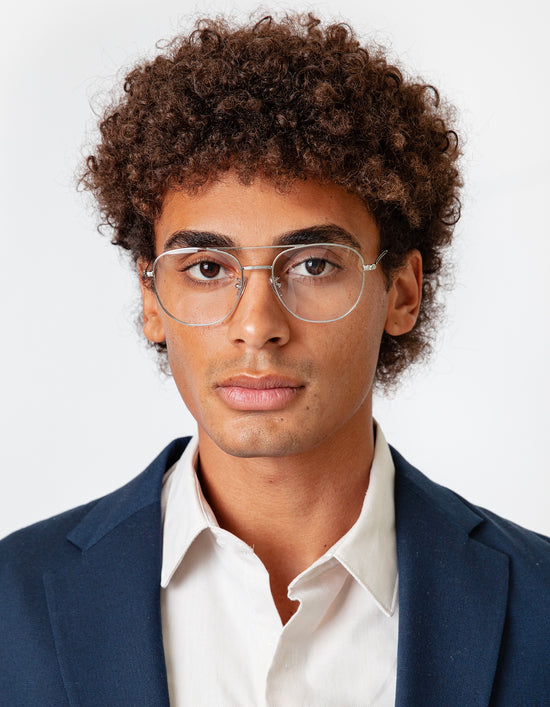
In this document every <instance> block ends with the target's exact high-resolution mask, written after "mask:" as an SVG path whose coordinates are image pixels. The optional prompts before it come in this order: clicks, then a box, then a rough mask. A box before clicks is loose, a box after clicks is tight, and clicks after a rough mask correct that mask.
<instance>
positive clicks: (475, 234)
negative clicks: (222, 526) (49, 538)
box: [0, 0, 550, 535]
mask: <svg viewBox="0 0 550 707" xmlns="http://www.w3.org/2000/svg"><path fill="white" fill-rule="evenodd" d="M255 6H256V5H255V3H248V2H243V1H242V0H241V1H240V2H238V3H237V4H236V5H234V4H231V5H230V4H229V3H216V4H212V3H209V2H203V3H201V5H200V12H199V13H198V14H201V15H206V14H209V13H212V12H217V11H220V10H223V11H227V10H228V9H235V7H236V8H238V10H235V14H236V15H237V16H242V14H243V13H244V12H245V11H248V10H250V9H253V8H254V7H255ZM2 7H3V9H2V10H1V15H0V17H1V21H0V28H1V29H0V39H1V42H0V51H1V55H0V60H1V68H0V71H1V76H0V78H1V84H0V101H1V103H0V108H1V110H0V134H1V155H0V157H1V162H0V180H1V181H0V194H1V196H0V198H1V204H0V206H1V234H2V235H1V238H2V253H3V259H2V266H1V267H2V317H1V327H0V331H1V337H2V339H1V348H0V351H1V361H2V366H1V375H2V378H1V381H0V383H1V389H0V390H1V404H0V405H1V406H0V411H1V412H0V414H1V421H0V422H1V434H2V439H1V444H0V470H1V474H2V477H1V493H0V535H4V534H5V533H7V532H9V531H11V530H13V529H15V528H17V527H20V526H22V525H25V524H28V523H30V522H33V521H34V520H38V519H40V518H43V517H46V516H49V515H52V514H54V513H57V512H59V511H61V510H64V509H65V508H67V507H70V506H74V505H77V504H79V503H83V502H85V501H87V500H90V499H92V498H94V497H96V496H98V495H101V494H104V493H106V492H108V491H110V490H112V489H114V488H116V487H117V486H119V485H121V484H122V483H124V482H125V481H126V480H128V479H129V478H131V477H132V476H134V475H135V474H136V473H137V472H139V471H140V470H141V469H142V468H143V467H144V466H145V465H146V464H147V463H148V462H149V461H150V460H151V459H152V458H153V457H154V456H155V455H156V454H157V453H158V452H159V451H160V449H161V448H162V447H163V446H164V445H165V444H166V443H167V442H168V441H169V440H171V439H172V438H173V437H175V436H179V435H182V434H186V433H188V432H190V431H192V429H193V422H192V420H191V418H190V416H189V414H188V413H187V411H186V410H185V409H184V408H183V405H182V403H181V402H180V400H179V398H178V396H177V393H176V391H175V388H174V386H173V383H172V381H171V380H170V379H166V378H164V379H162V378H161V377H159V374H158V373H157V370H156V364H155V360H154V357H153V356H152V355H151V354H150V353H148V352H147V350H146V348H145V346H143V345H142V344H140V337H139V336H138V334H137V333H136V331H135V328H134V324H133V321H134V311H135V306H136V301H137V286H136V280H135V277H134V275H133V274H132V273H131V272H130V269H129V268H128V267H127V266H126V264H125V263H124V262H122V261H121V259H120V257H119V256H118V255H117V253H116V252H115V251H116V249H115V248H113V247H112V246H110V245H109V243H108V239H107V238H104V237H101V236H99V235H98V234H97V233H96V231H95V218H94V214H93V212H92V211H91V208H90V205H89V203H88V204H87V202H86V199H85V198H84V197H83V196H82V195H79V194H77V193H76V190H75V186H74V179H73V174H74V171H75V168H76V165H77V163H78V161H79V159H80V155H81V152H82V146H83V144H84V142H85V139H86V135H88V136H89V134H90V132H91V130H92V128H93V125H94V117H93V115H92V112H91V110H90V107H89V104H90V100H93V99H94V98H95V97H96V96H97V95H98V94H102V93H103V92H104V91H105V90H106V89H108V88H109V87H110V86H111V85H112V84H113V80H114V76H115V74H116V73H117V71H118V70H119V67H121V66H122V65H125V66H128V65H130V64H131V63H132V62H133V61H134V60H135V59H136V58H138V57H142V56H145V55H147V54H148V53H150V52H151V51H152V50H153V49H154V44H155V42H156V41H157V40H159V39H161V38H168V37H170V36H172V35H173V34H174V33H175V32H176V31H177V30H178V29H179V28H181V27H183V28H188V26H189V22H188V21H187V19H186V18H189V16H190V15H196V14H197V6H195V5H193V4H191V3H186V2H182V1H180V2H175V0H156V1H155V2H150V0H149V1H148V2H147V3H143V4H141V3H139V2H136V0H132V1H131V2H130V1H128V2H127V1H126V0H109V2H107V1H106V0H94V1H93V2H91V1H90V0H79V2H74V0H50V1H49V2H42V0H27V2H25V3H22V2H17V3H15V2H9V1H8V2H4V4H3V6H2ZM284 7H285V6H284V5H281V4H278V5H271V6H270V8H284ZM338 7H339V8H340V14H339V15H335V14H334V11H333V10H331V6H330V5H329V4H328V3H318V4H316V5H315V6H313V5H301V6H295V8H299V9H308V8H311V9H315V10H317V11H318V12H320V13H321V15H322V16H324V17H330V18H331V19H334V18H336V19H347V20H349V21H350V23H351V24H352V25H354V26H355V27H356V29H357V30H358V31H359V33H360V34H361V35H362V36H371V37H374V39H376V40H377V41H379V42H381V43H382V44H385V45H391V46H392V47H393V52H394V53H395V55H397V56H398V57H400V59H401V60H402V62H403V63H404V64H405V65H406V66H407V67H409V68H410V69H411V70H412V71H413V72H414V73H415V74H419V75H421V76H423V77H424V78H426V79H427V80H429V81H431V82H433V83H435V85H437V86H438V87H440V88H441V90H442V93H443V95H445V96H446V97H447V98H449V99H450V100H451V101H452V102H454V103H455V105H457V107H458V109H459V112H460V123H461V131H462V133H463V134H465V136H466V138H467V143H466V156H465V176H466V180H467V191H466V194H465V205H464V211H463V214H464V215H463V219H462V220H461V222H460V224H459V226H458V230H457V246H456V248H455V251H454V256H453V257H454V259H455V260H456V263H457V269H456V287H455V289H454V291H453V293H452V294H451V295H450V296H449V297H448V303H449V305H448V316H447V321H446V323H445V325H444V327H443V329H442V331H441V335H440V338H439V344H438V348H437V351H436V355H435V356H434V358H433V361H432V363H431V364H430V365H429V366H428V367H423V368H420V369H418V370H417V371H416V373H415V375H414V376H413V377H412V378H411V379H410V380H409V381H408V382H407V384H406V385H405V386H403V387H402V388H401V390H399V391H398V392H397V393H396V394H395V396H394V397H393V398H391V399H390V400H387V401H384V400H379V401H377V402H376V406H375V413H376V415H377V417H378V419H379V420H380V421H381V423H382V425H383V428H384V431H385V433H386V436H387V437H388V439H389V440H390V441H391V442H392V443H393V444H394V445H395V446H397V447H398V448H399V449H400V451H401V452H402V453H403V454H405V456H406V457H408V458H409V460H410V461H412V462H413V463H415V464H416V465H417V466H419V467H420V468H421V469H422V470H423V471H424V472H425V473H427V474H428V475H430V476H431V477H432V478H433V479H435V480H437V481H439V482H441V483H443V484H445V485H449V486H451V487H452V488H454V489H455V490H457V491H458V492H459V493H461V494H463V495H465V496H466V497H468V498H469V499H470V500H472V501H474V502H477V503H480V504H482V505H485V506H488V507H490V508H492V509H493V510H495V511H497V512H498V513H500V514H503V515H505V516H508V517H510V518H512V519H513V520H516V521H517V522H519V523H521V524H523V525H527V526H528V527H531V528H534V529H536V530H539V531H541V532H545V533H547V534H550V513H549V501H548V497H549V489H550V483H549V481H548V471H549V464H548V460H547V454H546V444H547V435H548V423H549V415H548V398H549V393H550V372H549V366H548V360H549V353H550V346H549V340H550V337H549V334H548V326H549V320H550V318H549V313H548V309H549V304H550V286H549V278H548V271H549V262H550V245H549V243H550V241H549V235H550V234H549V227H548V216H547V214H546V208H547V204H548V201H549V198H550V181H549V176H548V174H549V171H550V148H549V144H550V141H549V139H548V127H549V116H548V111H549V100H548V69H549V65H548V64H549V61H548V49H547V30H548V19H549V17H548V9H547V8H548V3H547V2H546V0H526V1H524V2H522V3H516V2H513V3H512V2H509V1H506V0H501V1H500V2H497V1H496V0H494V1H489V2H486V1H485V2H484V1H483V0H475V1H472V0H465V1H464V2H461V3H457V2H448V1H446V0H416V2H414V3H412V2H398V1H397V0H384V1H383V2H382V1H381V0H377V1H376V2H375V1H374V0H362V1H361V2H357V3H352V2H350V0H343V1H342V2H340V3H339V4H338Z"/></svg>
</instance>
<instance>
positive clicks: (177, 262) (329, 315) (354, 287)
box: [153, 243, 364, 326]
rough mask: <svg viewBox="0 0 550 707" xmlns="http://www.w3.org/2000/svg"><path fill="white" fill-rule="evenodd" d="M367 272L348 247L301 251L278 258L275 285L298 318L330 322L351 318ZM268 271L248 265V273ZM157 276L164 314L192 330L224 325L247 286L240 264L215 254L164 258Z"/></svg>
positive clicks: (187, 252) (189, 252)
mask: <svg viewBox="0 0 550 707" xmlns="http://www.w3.org/2000/svg"><path fill="white" fill-rule="evenodd" d="M268 247H269V246H268ZM235 250H237V249H235ZM253 250H258V251H261V250H262V248H261V247H259V248H257V249H253ZM363 266H364V263H363V259H362V258H361V256H360V255H359V253H357V251H355V250H354V249H353V248H349V247H348V246H345V245H339V244H330V243H329V244H315V245H308V246H297V247H292V248H287V249H285V250H283V251H282V252H281V253H279V255H277V257H276V258H275V260H274V261H273V266H272V277H271V284H272V287H273V289H274V291H275V293H276V295H277V297H278V298H279V300H280V301H281V303H282V304H283V305H284V307H285V308H286V309H287V310H288V311H289V312H291V313H292V314H293V315H294V316H296V317H298V318H299V319H303V320H304V321H308V322H330V321H335V320H337V319H341V318H342V317H345V316H346V315H347V314H349V312H351V310H352V309H353V308H354V307H355V305H356V304H357V302H358V301H359V298H360V297H361V293H362V291H363V281H364V268H363ZM265 267H266V266H254V265H247V266H246V267H245V268H244V269H245V270H246V271H248V270H254V269H256V268H260V269H264V268H265ZM153 274H154V285H155V291H156V293H157V297H158V300H159V302H160V304H161V306H162V308H163V309H164V311H165V312H166V313H167V314H169V315H170V316H171V317H173V318H174V319H176V320H177V321H179V322H181V323H182V324H188V325H191V326H205V325H208V324H217V323H218V322H221V321H223V320H224V319H225V318H226V317H228V316H229V315H230V314H231V312H232V311H233V310H234V309H235V307H236V306H237V303H238V301H239V297H240V295H241V293H242V289H243V286H244V284H245V283H243V280H242V277H243V271H242V268H241V265H240V263H239V260H238V259H237V258H236V257H235V256H234V255H233V254H231V253H229V252H227V251H225V250H218V249H215V248H206V249H198V248H182V249H178V250H174V251H167V252H166V253H162V254H161V255H160V256H159V257H158V258H157V260H156V261H155V264H154V268H153ZM246 276H247V277H248V276H249V275H248V273H247V275H246Z"/></svg>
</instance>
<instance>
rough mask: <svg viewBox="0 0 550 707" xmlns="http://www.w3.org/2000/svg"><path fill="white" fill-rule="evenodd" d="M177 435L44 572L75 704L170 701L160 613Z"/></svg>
mask: <svg viewBox="0 0 550 707" xmlns="http://www.w3.org/2000/svg"><path fill="white" fill-rule="evenodd" d="M184 447H185V442H183V441H182V440H177V441H176V443H173V444H172V445H170V447H168V448H167V449H166V450H165V451H164V452H163V454H162V455H160V457H158V458H157V459H156V460H155V462H153V464H152V465H151V466H150V467H149V468H148V469H147V470H146V471H145V472H144V473H143V474H142V475H140V476H139V477H137V479H134V481H132V482H131V483H130V484H128V485H127V486H125V487H124V488H123V489H120V490H119V491H116V492H115V493H114V494H111V495H110V496H107V497H105V498H104V499H101V500H100V501H99V502H98V503H97V504H96V505H95V506H94V507H93V508H92V510H91V511H90V513H89V514H88V515H87V516H85V518H84V519H83V520H82V521H81V523H79V525H78V526H77V527H76V528H75V529H74V530H73V531H72V532H71V533H70V534H69V536H68V540H69V541H70V542H72V543H73V544H74V545H76V546H77V547H78V548H79V549H80V553H79V554H78V555H76V553H75V556H74V559H73V560H72V561H71V562H68V563H66V564H65V566H63V567H61V568H60V569H59V570H57V571H55V572H49V573H47V574H45V575H44V585H45V589H46V596H47V600H48V610H49V613H50V620H51V624H52V630H53V635H54V639H55V644H56V649H57V653H58V660H59V665H60V669H61V673H62V676H63V681H64V684H65V688H66V690H67V695H68V698H69V703H70V704H71V705H81V706H87V705H89V707H92V705H93V706H94V707H95V706H96V705H101V704H108V705H113V706H114V705H121V707H122V705H124V707H127V705H132V707H138V706H141V705H142V706H143V707H145V706H147V707H149V706H150V705H155V707H156V706H157V705H158V706H159V707H160V706H162V705H166V706H168V704H169V702H168V687H167V681H166V667H165V662H164V651H163V643H162V628H161V617H160V572H161V563H162V552H161V551H162V528H161V507H160V490H161V485H162V476H163V474H164V472H165V470H166V469H167V468H169V467H170V466H171V464H172V463H173V462H174V461H175V460H176V459H177V458H178V457H179V456H180V455H181V452H182V451H183V448H184Z"/></svg>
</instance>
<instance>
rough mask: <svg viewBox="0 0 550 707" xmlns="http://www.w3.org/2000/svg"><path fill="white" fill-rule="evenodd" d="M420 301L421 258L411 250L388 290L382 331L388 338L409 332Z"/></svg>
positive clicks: (416, 315)
mask: <svg viewBox="0 0 550 707" xmlns="http://www.w3.org/2000/svg"><path fill="white" fill-rule="evenodd" d="M421 300H422V256H421V255H420V253H419V251H418V250H411V251H410V253H409V254H408V255H407V260H406V261H405V264H404V265H403V267H401V268H400V269H399V270H398V271H397V272H396V273H395V274H394V276H393V280H392V283H391V285H390V289H389V290H388V308H387V312H386V323H385V326H384V330H385V331H386V333H388V334H390V336H399V335H400V334H406V333H407V332H409V331H410V330H411V329H412V328H413V326H414V325H415V323H416V320H417V318H418V312H419V311H420V302H421Z"/></svg>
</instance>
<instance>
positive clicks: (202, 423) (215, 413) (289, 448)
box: [138, 173, 422, 622]
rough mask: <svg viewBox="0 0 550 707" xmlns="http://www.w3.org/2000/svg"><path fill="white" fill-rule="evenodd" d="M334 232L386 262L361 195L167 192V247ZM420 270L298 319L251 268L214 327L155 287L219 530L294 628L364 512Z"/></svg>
mask: <svg viewBox="0 0 550 707" xmlns="http://www.w3.org/2000/svg"><path fill="white" fill-rule="evenodd" d="M328 224H334V225H336V226H339V227H341V228H342V229H345V231H346V232H348V233H349V234H351V235H352V236H353V237H354V238H355V239H356V240H357V241H358V244H359V246H360V251H361V253H362V255H363V258H364V261H365V262H366V263H373V262H374V261H375V260H376V257H377V256H378V253H379V234H378V229H377V227H376V224H375V222H374V220H373V219H372V217H371V216H370V215H369V213H368V212H367V210H366V209H365V207H364V205H363V204H362V202H361V201H360V200H359V198H358V197H356V196H354V195H352V194H349V193H347V192H345V191H344V190H343V189H342V188H340V187H338V186H336V185H331V184H320V183H318V182H316V181H314V180H306V181H300V182H296V183H295V184H294V185H293V187H292V188H291V189H290V190H289V191H286V192H284V193H281V192H279V191H277V190H276V189H275V187H274V186H273V185H272V184H271V183H269V182H267V181H265V180H263V179H260V178H257V179H256V180H255V181H254V182H253V183H252V184H251V185H249V186H244V185H242V184H240V183H239V181H238V180H237V179H236V177H235V176H234V175H232V174H231V173H229V174H228V175H226V176H225V177H224V178H223V179H221V180H218V181H215V182H213V183H209V184H208V185H206V186H205V187H204V188H203V189H202V190H201V191H200V192H199V193H198V194H195V195H193V196H191V195H189V194H187V193H186V192H184V191H175V190H173V191H170V192H168V194H167V195H166V197H165V201H164V204H163V209H162V212H161V216H160V218H159V219H158V221H157V223H156V224H155V245H156V250H157V254H158V253H161V252H162V251H163V250H164V249H165V246H166V244H167V243H168V241H169V239H170V238H171V237H173V234H174V233H176V232H178V231H181V230H187V231H188V230H193V231H200V232H208V233H215V234H220V235H223V236H224V237H226V238H230V239H231V240H232V241H233V242H234V243H235V245H237V246H241V247H243V246H263V245H274V244H277V243H278V242H279V239H280V238H281V236H282V235H284V234H286V233H289V232H291V231H295V230H298V229H307V228H311V227H313V226H324V225H328ZM172 247H173V246H172ZM273 256H274V253H273V252H272V251H271V252H270V251H252V252H250V251H245V252H243V253H240V254H239V258H240V260H241V262H242V264H243V265H247V264H262V265H263V264H270V263H271V261H272V259H273ZM138 266H139V267H140V270H141V269H146V267H147V264H146V263H139V264H138ZM421 271H422V268H421V258H420V254H419V253H418V252H417V251H412V252H411V253H410V254H409V257H408V259H407V261H406V263H405V265H404V266H403V268H402V269H401V270H400V271H399V272H398V273H397V274H395V276H394V277H393V279H392V282H391V284H390V285H389V286H388V284H387V282H386V280H385V278H384V275H383V273H382V271H381V269H380V268H378V269H377V270H375V271H373V272H367V273H366V274H365V288H364V291H363V295H362V297H361V300H360V302H359V304H358V305H357V307H356V308H355V309H354V310H353V311H352V312H351V313H350V314H349V315H348V316H346V317H345V318H343V319H341V320H339V321H336V322H331V323H322V324H315V323H308V322H303V321H301V320H299V319H297V318H296V317H293V316H292V315H291V314H290V313H289V312H287V311H286V310H285V309H284V308H283V307H282V305H281V304H280V303H279V301H278V300H277V298H276V297H275V295H274V293H273V290H272V289H271V286H270V285H269V273H268V272H266V271H262V270H257V271H248V272H247V274H246V275H247V279H248V281H247V285H246V289H245V292H244V294H243V296H242V298H241V300H240V301H239V304H238V306H237V308H236V309H235V310H234V312H233V313H232V314H231V316H230V317H229V318H227V319H226V320H224V321H223V322H221V323H219V324H216V325H211V326H206V327H189V326H184V325H182V324H180V323H178V322H176V321H174V320H173V319H171V318H170V317H168V316H167V315H166V313H165V312H164V311H163V310H162V309H161V308H160V306H159V304H158V302H157V300H156V296H155V294H154V292H153V291H152V290H151V288H150V287H148V286H147V283H145V282H143V281H142V298H143V314H144V333H145V335H146V336H147V338H148V339H149V340H151V341H155V342H160V341H166V344H167V351H168V357H169V361H170V366H171V370H172V374H173V376H174V381H175V383H176V385H177V387H178V390H179V392H180V394H181V397H182V399H183V401H184V403H185V404H186V405H187V407H188V408H189V410H190V412H191V413H192V415H193V416H194V418H195V419H196V421H197V424H198V430H199V457H200V480H201V485H202V488H203V492H204V494H205V496H206V498H207V500H208V501H209V503H210V505H211V506H212V509H213V511H214V513H215V515H216V518H217V519H218V522H219V524H220V525H221V526H222V527H225V528H226V529H227V530H229V531H231V532H233V533H235V534H236V535H237V536H238V537H240V538H241V539H243V540H244V541H245V542H247V543H248V544H250V545H253V546H254V548H255V551H256V553H257V555H258V556H259V557H260V559H261V560H262V561H263V562H264V565H265V566H266V568H267V570H268V572H269V574H270V579H271V589H272V593H273V598H274V601H275V604H276V606H277V609H278V611H279V614H280V616H281V620H282V621H283V622H285V621H286V620H288V618H290V616H291V615H292V613H293V611H294V610H295V608H296V607H295V606H294V602H291V601H290V600H289V599H288V597H287V596H286V593H287V586H288V584H289V583H290V581H292V579H293V578H294V577H295V576H297V574H299V573H300V572H302V571H303V570H304V569H306V568H307V567H308V566H309V565H310V564H311V563H312V562H313V561H315V560H316V559H317V558H318V557H320V556H321V555H322V554H323V552H325V550H326V549H327V548H328V547H330V546H331V545H332V544H334V542H336V540H338V539H339V538H340V537H341V536H342V535H343V534H344V533H346V532H347V530H349V528H351V526H352V525H353V524H354V522H355V521H356V519H357V517H358V515H359V512H360V510H361V506H362V502H363V498H364V494H365V492H366V490H367V487H368V479H369V470H370V466H371V463H372V458H373V450H374V435H373V425H372V388H373V381H374V375H375V370H376V362H377V358H378V350H379V346H380V340H381V337H382V333H383V331H384V330H386V331H387V332H389V333H390V334H392V335H399V334H403V333H405V332H406V331H409V330H410V329H411V328H412V327H413V326H414V323H415V321H416V318H417V315H418V310H419V306H420V293H421ZM243 376H244V377H245V378H244V380H245V383H246V385H247V386H248V385H252V386H254V385H258V386H260V385H261V381H263V382H264V383H265V381H266V380H267V385H268V386H270V385H272V383H273V378H269V377H270V376H271V377H277V378H282V380H279V381H278V382H277V381H275V384H274V386H275V387H277V388H279V389H280V390H279V393H280V394H279V393H278V392H277V391H275V392H273V391H271V392H268V393H265V392H263V393H262V392H260V393H258V394H257V395H256V393H253V394H252V395H256V397H255V401H256V402H255V403H254V404H252V403H251V404H248V403H247V400H250V395H251V394H250V391H248V390H246V389H245V391H244V393H243V391H242V390H241V388H240V386H239V385H237V386H235V385H233V382H234V381H235V380H236V381H237V383H239V384H240V383H242V380H243V379H242V377H243ZM236 377H237V378H236ZM266 377H268V378H266ZM279 384H281V385H279ZM241 393H243V395H244V402H243V400H242V399H241V397H240V394H241ZM235 398H237V400H238V402H237V403H236V402H235ZM274 399H275V400H276V401H278V402H276V403H275V404H274V402H273V400H274ZM258 400H259V403H258ZM263 401H265V404H264V402H263ZM247 406H248V407H250V408H254V409H246V408H247ZM243 407H244V409H243ZM258 408H259V409H258ZM263 408H265V409H263Z"/></svg>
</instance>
